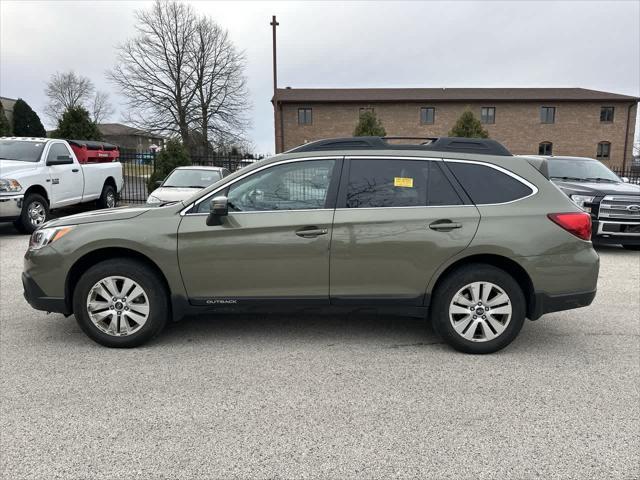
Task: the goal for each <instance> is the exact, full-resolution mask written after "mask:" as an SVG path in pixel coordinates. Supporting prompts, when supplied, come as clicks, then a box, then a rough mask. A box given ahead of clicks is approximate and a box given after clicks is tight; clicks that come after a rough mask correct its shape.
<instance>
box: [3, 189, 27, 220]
mask: <svg viewBox="0 0 640 480" xmlns="http://www.w3.org/2000/svg"><path fill="white" fill-rule="evenodd" d="M23 199H24V195H6V196H5V195H2V196H0V222H12V221H13V220H16V219H17V218H19V217H20V213H21V212H22V200H23Z"/></svg>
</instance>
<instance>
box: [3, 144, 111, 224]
mask: <svg viewBox="0 0 640 480" xmlns="http://www.w3.org/2000/svg"><path fill="white" fill-rule="evenodd" d="M122 185H123V180H122V165H121V164H120V163H119V162H109V163H91V164H81V163H80V162H78V159H77V158H76V156H75V154H74V153H73V150H72V149H71V148H70V146H69V144H68V143H67V142H66V141H65V140H54V139H49V138H18V137H2V138H0V221H3V222H6V221H12V222H14V224H15V226H16V227H17V228H18V229H19V230H21V231H24V232H27V233H31V232H33V231H34V230H35V229H36V228H38V227H39V226H40V225H42V224H43V223H44V222H46V221H47V220H48V219H49V215H50V212H51V210H54V209H56V208H60V207H67V206H70V205H75V204H78V203H86V202H92V201H95V202H97V206H98V208H112V207H115V206H116V203H117V199H118V193H119V192H120V190H121V189H122Z"/></svg>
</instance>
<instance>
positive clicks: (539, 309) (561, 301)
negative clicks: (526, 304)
mask: <svg viewBox="0 0 640 480" xmlns="http://www.w3.org/2000/svg"><path fill="white" fill-rule="evenodd" d="M595 297H596V290H593V291H591V292H581V293H567V294H563V295H549V294H546V293H541V292H538V293H536V294H535V304H534V306H533V309H532V310H531V311H530V313H529V318H530V319H531V320H537V319H538V318H540V317H541V316H542V315H544V314H545V313H552V312H560V311H562V310H571V309H574V308H581V307H587V306H589V305H591V302H593V299H594V298H595Z"/></svg>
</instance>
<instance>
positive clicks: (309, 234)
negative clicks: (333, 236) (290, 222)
mask: <svg viewBox="0 0 640 480" xmlns="http://www.w3.org/2000/svg"><path fill="white" fill-rule="evenodd" d="M328 232H329V230H328V229H326V228H318V227H305V228H302V229H300V230H298V231H297V232H296V235H297V236H299V237H302V238H314V237H317V236H319V235H326V234H327V233H328Z"/></svg>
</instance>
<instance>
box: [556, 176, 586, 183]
mask: <svg viewBox="0 0 640 480" xmlns="http://www.w3.org/2000/svg"><path fill="white" fill-rule="evenodd" d="M551 178H558V179H560V180H577V181H579V182H580V181H584V180H585V179H584V178H580V177H554V176H551Z"/></svg>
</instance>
